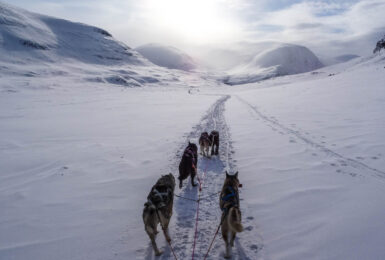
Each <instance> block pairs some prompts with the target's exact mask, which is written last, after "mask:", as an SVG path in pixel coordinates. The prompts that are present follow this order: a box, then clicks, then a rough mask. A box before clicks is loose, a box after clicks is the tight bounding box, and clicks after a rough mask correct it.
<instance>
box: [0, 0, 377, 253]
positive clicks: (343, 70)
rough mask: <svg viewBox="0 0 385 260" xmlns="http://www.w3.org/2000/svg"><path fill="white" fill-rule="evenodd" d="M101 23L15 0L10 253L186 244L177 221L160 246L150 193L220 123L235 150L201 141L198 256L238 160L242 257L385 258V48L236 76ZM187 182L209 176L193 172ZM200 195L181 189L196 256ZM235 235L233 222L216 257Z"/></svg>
mask: <svg viewBox="0 0 385 260" xmlns="http://www.w3.org/2000/svg"><path fill="white" fill-rule="evenodd" d="M56 25H58V27H55V26H56ZM54 28H56V29H55V30H54ZM95 28H96V27H92V26H87V25H83V24H74V23H71V22H69V21H64V20H60V19H55V18H52V17H45V16H40V15H37V14H33V13H29V12H27V11H24V10H20V9H17V8H13V7H10V6H8V5H5V4H2V3H1V4H0V35H1V38H0V54H1V56H0V137H1V138H0V208H1V211H0V212H1V213H0V259H1V260H2V259H6V260H10V259H12V260H24V259H36V260H45V259H47V260H48V259H49V260H51V259H55V260H67V259H71V260H77V259H79V260H80V259H100V260H106V259H114V260H119V259H122V260H123V259H125V260H126V259H143V260H144V259H145V260H149V259H174V257H173V255H172V252H171V251H170V248H169V246H168V244H167V243H166V241H165V239H164V236H163V235H162V234H161V232H160V233H159V234H158V236H157V243H158V246H159V247H160V248H161V249H162V250H163V251H164V254H163V255H162V256H160V257H155V256H154V253H153V250H152V247H151V244H150V240H149V238H148V236H147V234H146V233H145V231H144V226H143V221H142V210H143V204H144V203H145V202H146V198H147V195H148V192H149V191H150V189H151V187H152V185H153V184H154V183H155V182H156V180H157V179H158V178H159V177H160V176H161V175H162V174H167V173H170V172H171V173H173V174H174V176H175V177H177V176H178V164H179V161H180V158H181V153H182V151H183V149H184V148H185V146H186V144H187V142H188V141H192V142H197V140H198V138H199V135H200V133H201V132H202V131H211V130H214V129H215V130H218V131H219V132H220V140H221V143H220V155H219V156H218V157H213V158H211V159H208V158H202V157H201V156H199V163H198V174H199V177H200V179H201V180H202V182H203V185H202V186H203V188H202V191H201V194H200V195H201V197H202V198H203V199H202V200H201V201H200V212H199V218H198V227H197V230H198V233H197V234H196V242H197V243H196V248H195V259H203V258H204V255H205V253H206V251H207V249H208V247H209V243H210V242H211V239H212V238H213V236H214V232H215V230H216V228H217V225H218V224H219V221H220V216H221V211H220V209H219V205H218V204H219V203H218V200H219V198H218V195H217V194H216V193H217V192H219V191H220V189H221V186H222V184H223V180H224V177H225V175H224V171H225V170H228V171H231V172H235V171H237V170H238V171H239V178H240V182H241V183H242V184H243V188H241V189H240V190H241V191H240V199H241V201H240V203H241V211H242V223H243V226H244V228H245V230H244V232H242V233H240V234H239V235H238V237H237V239H236V241H235V246H234V248H233V257H232V259H239V260H241V259H242V260H244V259H246V260H247V259H264V260H269V259H271V260H277V259H285V260H287V259H293V260H302V259H303V260H308V259H316V260H324V259H328V260H329V259H335V260H340V259H360V260H361V259H370V260H372V259H373V260H377V259H384V258H385V247H384V243H383V241H385V221H384V218H385V201H384V199H383V198H384V196H385V160H384V158H385V132H384V129H385V117H384V111H385V88H384V86H385V85H384V82H385V55H384V53H380V54H377V55H374V56H367V57H362V58H361V57H360V58H356V59H353V60H350V61H348V62H345V63H341V64H337V65H334V66H329V67H322V68H313V69H315V70H314V71H311V72H307V73H302V74H297V75H289V76H283V77H278V78H271V79H268V80H264V81H260V82H256V83H249V84H243V85H239V86H228V85H225V84H222V83H220V82H219V81H217V80H215V79H216V76H215V75H212V74H210V73H209V72H206V73H203V72H185V71H179V70H168V69H166V68H162V67H159V66H155V65H153V64H152V63H150V62H149V61H147V60H146V59H145V58H144V57H143V56H142V55H141V54H139V53H138V52H136V51H135V50H132V49H129V48H128V47H127V46H126V47H125V48H126V49H125V50H123V47H122V46H124V45H121V44H120V43H119V42H117V41H116V40H115V39H114V38H112V37H111V36H109V35H107V34H105V33H102V32H104V30H102V31H99V29H95ZM100 30H101V29H100ZM34 31H35V32H36V33H34ZM38 31H39V35H40V34H41V37H37V36H36V35H37V34H38V33H37V32H38ZM71 32H76V33H71ZM82 39H83V40H84V41H83V42H89V41H90V39H93V41H92V42H93V43H94V44H93V45H92V46H91V47H90V48H88V50H87V51H84V48H83V47H84V46H83V44H81V43H82ZM23 40H28V41H29V42H33V43H36V44H37V45H36V44H32V45H30V44H27V45H24V44H23ZM76 43H80V44H79V45H77V44H76ZM34 46H35V47H34ZM36 46H47V47H48V49H41V48H36ZM114 50H119V51H122V52H124V53H132V55H126V54H122V53H120V54H118V53H117V52H115V51H114ZM109 51H112V52H113V53H109ZM95 55H102V57H120V56H122V57H125V58H122V60H114V59H105V58H103V59H102V58H100V57H98V56H95ZM111 55H117V56H111ZM79 57H80V58H79ZM175 194H176V195H180V196H183V197H186V198H190V199H197V198H198V196H199V190H198V189H197V188H194V187H192V186H191V184H190V183H189V180H188V181H185V182H184V187H183V188H182V189H181V190H180V189H179V188H178V187H177V188H176V189H175ZM196 210H197V204H196V202H194V201H188V200H184V199H181V198H179V197H175V198H174V211H173V216H172V218H171V222H170V228H169V229H170V235H171V238H172V245H173V247H174V249H175V252H176V254H177V256H178V259H190V258H191V257H192V252H193V250H194V244H193V241H194V236H195V233H194V230H195V227H196V226H195V225H196V223H195V217H196ZM159 231H160V228H159ZM224 249H225V247H224V242H223V240H222V238H221V236H220V235H219V236H218V237H217V238H216V239H215V241H214V244H213V248H212V250H211V251H210V254H209V257H208V258H207V259H213V260H214V259H222V258H223V255H224Z"/></svg>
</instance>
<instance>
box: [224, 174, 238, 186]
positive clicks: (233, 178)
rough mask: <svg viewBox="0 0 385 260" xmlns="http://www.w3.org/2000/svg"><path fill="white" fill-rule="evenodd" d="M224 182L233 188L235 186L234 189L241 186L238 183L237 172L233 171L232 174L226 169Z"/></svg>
mask: <svg viewBox="0 0 385 260" xmlns="http://www.w3.org/2000/svg"><path fill="white" fill-rule="evenodd" d="M225 184H226V185H229V186H231V187H234V188H236V189H238V187H241V186H240V184H239V179H238V172H236V173H234V174H229V173H228V172H227V171H226V179H225Z"/></svg>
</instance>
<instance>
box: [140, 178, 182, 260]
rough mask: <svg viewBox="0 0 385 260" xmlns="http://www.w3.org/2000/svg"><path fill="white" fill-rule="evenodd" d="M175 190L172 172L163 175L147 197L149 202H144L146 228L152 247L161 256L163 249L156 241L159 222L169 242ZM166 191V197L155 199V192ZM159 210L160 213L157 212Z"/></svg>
mask: <svg viewBox="0 0 385 260" xmlns="http://www.w3.org/2000/svg"><path fill="white" fill-rule="evenodd" d="M174 190H175V178H174V176H173V175H172V174H171V173H170V174H168V175H163V176H162V177H161V178H160V179H159V180H158V181H157V182H156V184H155V185H154V186H153V187H152V189H151V192H150V193H149V195H148V197H147V202H146V203H145V204H144V209H143V215H142V217H143V222H144V229H145V230H146V232H147V234H148V236H149V237H150V239H151V244H152V247H153V249H154V251H155V255H157V256H159V255H161V254H162V251H160V250H159V249H158V246H157V245H156V242H155V237H156V234H157V233H158V230H157V227H158V224H161V227H162V228H164V230H163V231H164V235H165V237H166V240H167V241H168V242H171V238H170V235H169V233H168V224H169V222H170V219H171V216H172V207H173V202H174ZM159 192H162V193H164V194H165V195H164V196H165V197H162V199H161V200H160V201H161V202H160V203H159V201H153V198H154V194H159ZM157 212H158V213H157Z"/></svg>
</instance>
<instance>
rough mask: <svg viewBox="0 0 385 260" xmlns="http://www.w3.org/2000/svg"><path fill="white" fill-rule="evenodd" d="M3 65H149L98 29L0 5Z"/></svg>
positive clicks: (0, 42)
mask: <svg viewBox="0 0 385 260" xmlns="http://www.w3.org/2000/svg"><path fill="white" fill-rule="evenodd" d="M0 52H1V53H2V55H1V61H8V62H12V63H15V62H18V63H22V64H24V63H26V62H31V61H36V60H39V61H45V62H47V61H48V62H53V61H58V60H63V58H64V59H75V60H79V61H82V62H85V63H93V64H125V63H128V64H135V65H140V64H146V60H145V59H143V57H141V56H140V55H139V54H138V53H137V52H135V51H133V50H132V49H130V48H129V47H127V46H126V45H124V44H123V43H120V42H118V41H116V40H115V39H114V38H113V37H112V36H111V34H110V33H108V32H107V31H105V30H103V29H100V28H98V27H94V26H89V25H85V24H81V23H74V22H70V21H67V20H63V19H58V18H53V17H49V16H45V15H39V14H35V13H31V12H28V11H25V10H23V9H20V8H16V7H13V6H10V5H7V4H4V3H0Z"/></svg>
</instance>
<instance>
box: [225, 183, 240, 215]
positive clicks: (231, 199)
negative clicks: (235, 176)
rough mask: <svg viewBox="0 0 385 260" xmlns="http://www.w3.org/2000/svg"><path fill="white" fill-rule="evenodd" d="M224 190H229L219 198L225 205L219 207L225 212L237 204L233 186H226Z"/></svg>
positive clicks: (237, 199)
mask: <svg viewBox="0 0 385 260" xmlns="http://www.w3.org/2000/svg"><path fill="white" fill-rule="evenodd" d="M226 190H228V191H230V193H227V194H226V195H225V196H223V197H222V198H221V200H222V201H224V205H226V207H223V208H221V210H222V211H223V212H225V213H226V211H227V210H228V209H229V208H231V207H235V206H238V205H239V197H238V193H237V192H236V191H235V190H234V188H233V187H231V186H227V189H226Z"/></svg>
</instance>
